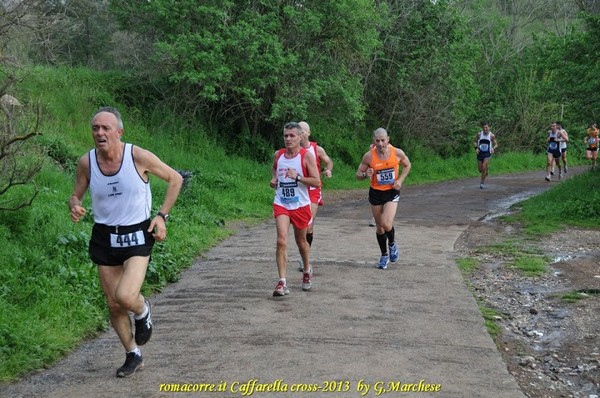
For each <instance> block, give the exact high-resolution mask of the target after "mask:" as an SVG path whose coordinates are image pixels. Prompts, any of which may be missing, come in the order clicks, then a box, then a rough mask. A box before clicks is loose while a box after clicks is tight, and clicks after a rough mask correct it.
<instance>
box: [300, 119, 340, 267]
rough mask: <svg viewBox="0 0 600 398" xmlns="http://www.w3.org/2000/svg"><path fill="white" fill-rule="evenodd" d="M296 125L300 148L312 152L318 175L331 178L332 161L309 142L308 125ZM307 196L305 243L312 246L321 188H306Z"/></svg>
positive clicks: (321, 202) (314, 144)
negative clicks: (308, 214) (309, 214)
mask: <svg viewBox="0 0 600 398" xmlns="http://www.w3.org/2000/svg"><path fill="white" fill-rule="evenodd" d="M298 124H299V125H300V127H301V128H302V132H303V136H302V141H301V142H300V146H301V147H302V148H304V149H307V150H309V151H312V152H313V154H314V155H315V158H316V160H317V170H318V171H319V175H320V174H323V175H324V176H325V177H327V178H331V171H332V170H333V161H332V160H331V158H330V157H329V156H328V155H327V153H326V152H325V149H323V148H322V147H321V146H319V145H317V143H316V142H314V141H310V126H309V125H308V123H306V122H300V123H298ZM321 165H325V168H324V169H322V167H321ZM308 194H309V196H310V208H311V211H312V217H313V222H312V223H311V224H310V226H309V227H308V230H307V231H306V241H307V242H308V244H309V245H312V241H313V231H314V225H315V219H316V218H317V213H318V211H319V206H323V191H322V189H321V187H308ZM303 269H304V264H303V263H302V261H300V264H299V267H298V271H303Z"/></svg>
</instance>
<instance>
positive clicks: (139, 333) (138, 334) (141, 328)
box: [135, 299, 152, 345]
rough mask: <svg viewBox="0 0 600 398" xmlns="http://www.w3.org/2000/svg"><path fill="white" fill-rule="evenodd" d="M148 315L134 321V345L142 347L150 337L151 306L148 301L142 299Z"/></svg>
mask: <svg viewBox="0 0 600 398" xmlns="http://www.w3.org/2000/svg"><path fill="white" fill-rule="evenodd" d="M144 303H145V304H146V307H148V313H147V314H146V316H145V317H143V318H142V319H136V320H135V344H137V345H144V344H146V343H147V342H148V340H150V336H152V304H151V303H150V300H148V299H144Z"/></svg>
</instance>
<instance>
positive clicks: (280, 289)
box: [273, 281, 290, 297]
mask: <svg viewBox="0 0 600 398" xmlns="http://www.w3.org/2000/svg"><path fill="white" fill-rule="evenodd" d="M287 294H290V290H289V289H288V287H287V285H286V284H285V283H284V282H283V281H279V282H277V286H275V291H274V292H273V296H274V297H281V296H285V295H287Z"/></svg>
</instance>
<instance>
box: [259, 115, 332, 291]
mask: <svg viewBox="0 0 600 398" xmlns="http://www.w3.org/2000/svg"><path fill="white" fill-rule="evenodd" d="M302 134H303V133H302V127H300V125H299V124H298V123H295V122H290V123H287V124H286V125H285V126H284V128H283V139H284V142H285V148H283V149H280V150H278V151H277V152H275V155H274V158H273V169H272V178H271V188H275V197H274V199H273V216H274V217H275V225H276V227H277V250H276V254H275V259H276V262H277V272H278V274H279V281H278V282H277V285H276V286H275V291H274V292H273V296H285V295H287V294H289V292H290V291H289V289H288V286H287V279H286V277H287V268H288V253H287V239H288V232H289V230H290V224H291V225H293V227H294V237H295V239H296V245H297V246H298V250H299V251H300V256H301V257H302V263H303V264H304V272H303V274H302V290H305V291H308V290H310V289H311V288H312V278H313V275H312V268H311V266H310V263H309V256H310V245H309V244H308V241H307V240H306V231H307V229H308V226H309V225H310V224H311V223H312V213H311V210H310V197H309V192H308V187H309V186H310V187H320V186H321V177H320V175H319V171H318V170H317V161H316V159H315V155H314V153H313V152H312V151H308V150H306V149H304V148H301V147H300V141H301V140H302Z"/></svg>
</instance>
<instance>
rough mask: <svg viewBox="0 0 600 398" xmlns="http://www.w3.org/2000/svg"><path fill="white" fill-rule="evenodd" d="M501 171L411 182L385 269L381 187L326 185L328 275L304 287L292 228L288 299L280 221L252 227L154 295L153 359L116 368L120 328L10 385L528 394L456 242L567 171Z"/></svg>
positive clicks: (61, 392) (112, 393) (52, 390)
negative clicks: (130, 372) (279, 282)
mask: <svg viewBox="0 0 600 398" xmlns="http://www.w3.org/2000/svg"><path fill="white" fill-rule="evenodd" d="M488 180H489V181H488V184H487V187H486V189H483V190H481V189H479V183H478V180H477V179H467V180H462V181H454V182H447V183H439V184H429V185H424V186H415V187H412V186H409V187H405V188H403V191H402V195H401V203H400V205H399V208H398V213H397V218H396V236H397V238H398V239H397V240H398V243H399V247H400V250H401V256H400V260H399V261H398V262H397V263H395V264H390V266H389V268H388V270H386V271H382V270H378V269H376V268H375V263H376V261H377V259H378V256H379V250H378V247H377V244H376V240H375V230H374V228H372V227H369V226H368V223H369V220H370V217H371V216H370V208H369V205H368V202H367V200H366V193H367V188H365V189H364V191H360V192H352V193H350V194H348V193H345V194H344V195H343V196H342V195H339V194H337V195H336V193H329V196H328V192H325V198H326V200H327V199H328V198H329V204H326V205H325V206H324V207H322V209H321V211H320V213H319V217H318V218H317V221H316V225H315V241H314V243H313V258H314V264H313V265H314V269H315V286H314V288H313V290H312V291H310V292H303V291H302V290H301V273H299V272H298V271H297V270H296V269H297V262H296V261H297V259H298V255H297V250H296V248H295V244H294V243H293V237H292V236H291V235H290V243H291V245H290V267H289V275H288V285H289V286H290V290H291V294H290V295H289V296H286V297H285V298H283V299H282V298H274V297H272V296H271V294H272V291H273V288H274V286H275V282H276V276H277V274H276V267H275V262H274V258H275V225H274V222H273V220H268V221H267V222H265V223H264V224H262V225H259V226H256V227H251V228H245V227H240V228H239V231H238V233H237V234H236V235H235V236H233V237H231V238H230V239H228V240H226V241H224V242H223V243H222V244H220V245H219V246H217V247H215V248H213V249H212V250H210V251H209V252H207V253H206V254H205V255H204V256H202V257H201V258H198V259H197V261H196V262H195V264H194V266H193V267H192V268H190V269H189V270H187V271H185V272H184V273H183V274H182V277H181V280H180V282H178V283H176V284H173V285H171V286H169V287H167V288H166V289H165V290H164V291H163V292H162V293H160V294H158V295H155V296H154V297H153V302H154V313H153V318H154V321H155V332H154V335H153V337H152V339H151V340H150V342H149V343H148V344H147V345H146V346H145V347H143V353H144V358H145V369H144V370H143V371H139V372H138V373H136V374H135V375H134V376H133V377H131V378H129V379H117V378H116V377H115V370H116V368H117V367H119V366H120V365H121V364H122V362H123V361H124V358H125V356H124V353H123V352H122V349H121V347H120V345H119V343H118V340H117V337H116V335H115V333H114V331H113V330H112V329H111V330H110V331H108V332H106V333H104V334H102V335H101V336H100V337H99V338H97V339H94V340H92V341H88V342H85V343H83V344H82V345H81V346H80V347H79V348H78V349H77V350H75V351H74V352H73V353H72V354H70V355H69V356H68V357H66V358H65V359H64V360H62V361H60V362H59V363H57V364H56V365H55V366H53V367H52V368H51V369H47V370H43V371H40V372H37V373H35V374H32V375H30V376H29V377H27V378H25V379H24V380H22V381H20V382H17V383H12V384H4V385H1V386H0V396H3V397H37V396H44V397H124V396H128V397H138V396H139V397H156V396H168V395H170V393H169V392H168V391H173V389H176V388H191V389H210V388H214V389H215V390H218V389H219V388H221V389H223V390H224V391H220V392H219V391H215V392H196V393H190V394H189V395H190V396H205V397H208V396H210V397H219V396H223V397H232V396H248V395H250V394H249V393H250V391H247V389H250V388H252V389H253V390H254V393H253V394H252V395H253V396H254V397H262V396H265V397H266V396H269V397H274V396H313V397H322V396H348V397H355V396H361V395H362V396H379V395H381V394H382V391H387V392H390V393H392V396H398V395H399V393H398V392H395V391H394V389H399V391H400V390H402V389H408V390H409V391H417V390H419V389H420V390H421V391H424V389H426V388H428V389H435V388H439V389H440V392H438V393H433V392H428V393H424V392H422V393H417V394H416V395H415V394H414V393H413V394H411V395H412V396H432V397H434V396H435V397H457V398H458V397H461V398H462V397H488V396H494V397H496V398H502V397H507V398H508V397H511V398H512V397H524V395H523V393H522V392H521V390H520V389H519V387H518V385H517V383H516V381H515V380H514V378H513V377H512V376H511V375H510V374H509V373H508V371H507V369H506V365H505V364H504V363H503V361H502V359H501V356H500V354H499V353H498V351H497V349H496V347H495V345H494V343H493V341H492V339H491V338H490V337H489V335H488V334H487V332H486V330H485V328H484V324H483V319H482V317H481V315H480V313H479V310H478V307H477V304H476V302H475V300H474V298H473V297H472V295H471V293H470V292H469V291H468V289H467V287H466V285H465V283H464V281H463V278H462V276H461V273H460V271H459V270H458V268H457V267H456V265H455V262H454V256H455V253H454V252H453V246H454V243H455V241H456V240H457V239H458V238H459V236H460V235H461V233H462V232H463V231H464V230H465V229H466V228H467V227H468V226H469V225H470V224H472V223H475V222H477V221H478V220H480V219H481V218H482V217H484V216H486V215H487V214H490V213H493V212H497V211H501V210H502V209H505V208H507V206H510V204H512V203H514V202H516V201H518V200H521V199H523V198H525V197H527V196H529V195H533V194H536V193H539V192H541V191H543V190H545V189H547V188H549V187H550V186H552V185H554V184H557V183H558V182H552V183H547V182H545V181H544V173H543V171H539V172H535V173H526V174H520V175H511V176H493V175H492V176H490V177H489V179H488ZM171 228H177V226H176V225H172V226H171ZM167 244H168V241H167ZM267 388H270V389H271V392H268V391H266V389H267ZM161 389H162V391H161ZM317 389H319V390H318V391H315V390H317ZM294 390H301V391H304V392H293V391H294ZM326 391H335V392H333V393H332V392H326ZM183 395H188V394H183ZM387 395H389V394H387ZM177 396H182V394H178V395H177Z"/></svg>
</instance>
